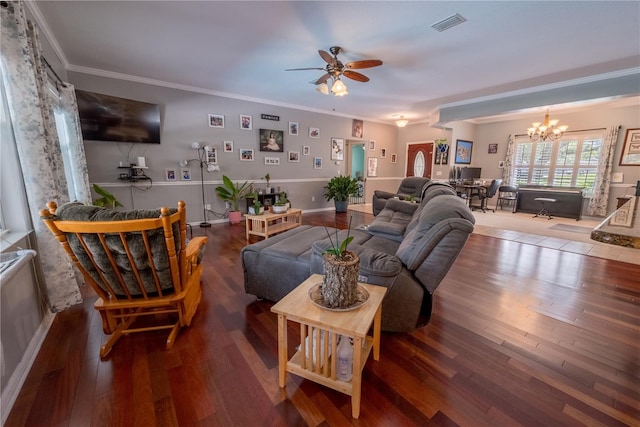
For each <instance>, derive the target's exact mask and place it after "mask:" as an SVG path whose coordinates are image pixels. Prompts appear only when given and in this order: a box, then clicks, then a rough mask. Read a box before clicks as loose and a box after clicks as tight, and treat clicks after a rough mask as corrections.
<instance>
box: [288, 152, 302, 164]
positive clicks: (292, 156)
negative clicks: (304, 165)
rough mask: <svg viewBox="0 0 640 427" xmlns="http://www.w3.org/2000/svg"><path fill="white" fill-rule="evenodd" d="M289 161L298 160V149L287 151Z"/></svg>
mask: <svg viewBox="0 0 640 427" xmlns="http://www.w3.org/2000/svg"><path fill="white" fill-rule="evenodd" d="M288 154H289V162H300V152H299V151H289V153H288Z"/></svg>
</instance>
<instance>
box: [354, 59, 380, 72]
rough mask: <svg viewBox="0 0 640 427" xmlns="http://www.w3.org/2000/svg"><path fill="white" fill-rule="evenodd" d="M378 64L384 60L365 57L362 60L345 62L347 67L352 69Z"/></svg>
mask: <svg viewBox="0 0 640 427" xmlns="http://www.w3.org/2000/svg"><path fill="white" fill-rule="evenodd" d="M378 65H382V61H380V60H379V59H363V60H362V61H353V62H349V63H347V64H345V67H347V68H350V69H352V70H359V69H362V68H371V67H377V66H378Z"/></svg>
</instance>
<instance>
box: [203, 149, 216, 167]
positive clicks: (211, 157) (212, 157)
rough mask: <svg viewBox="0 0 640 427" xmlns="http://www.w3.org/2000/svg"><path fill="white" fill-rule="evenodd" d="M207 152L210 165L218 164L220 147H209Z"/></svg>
mask: <svg viewBox="0 0 640 427" xmlns="http://www.w3.org/2000/svg"><path fill="white" fill-rule="evenodd" d="M206 153H207V163H208V164H210V165H217V164H218V149H217V148H214V147H209V150H208V151H207V152H206Z"/></svg>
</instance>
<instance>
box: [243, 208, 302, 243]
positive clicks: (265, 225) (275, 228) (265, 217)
mask: <svg viewBox="0 0 640 427" xmlns="http://www.w3.org/2000/svg"><path fill="white" fill-rule="evenodd" d="M245 218H246V220H247V223H246V237H247V240H249V236H250V235H252V234H253V235H254V236H262V237H264V238H265V239H268V238H269V236H272V235H274V234H276V233H282V232H283V231H286V230H290V229H292V228H296V227H299V226H301V225H302V209H289V210H287V211H286V212H284V213H280V214H274V213H267V212H265V213H264V214H262V215H250V214H247V215H245Z"/></svg>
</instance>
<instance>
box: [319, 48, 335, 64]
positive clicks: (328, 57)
mask: <svg viewBox="0 0 640 427" xmlns="http://www.w3.org/2000/svg"><path fill="white" fill-rule="evenodd" d="M318 53H319V54H320V56H321V57H322V59H324V60H325V61H326V62H327V64H333V63H334V62H336V60H335V59H334V57H333V56H331V54H330V53H329V52H327V51H326V50H322V49H320V50H318Z"/></svg>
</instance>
